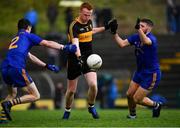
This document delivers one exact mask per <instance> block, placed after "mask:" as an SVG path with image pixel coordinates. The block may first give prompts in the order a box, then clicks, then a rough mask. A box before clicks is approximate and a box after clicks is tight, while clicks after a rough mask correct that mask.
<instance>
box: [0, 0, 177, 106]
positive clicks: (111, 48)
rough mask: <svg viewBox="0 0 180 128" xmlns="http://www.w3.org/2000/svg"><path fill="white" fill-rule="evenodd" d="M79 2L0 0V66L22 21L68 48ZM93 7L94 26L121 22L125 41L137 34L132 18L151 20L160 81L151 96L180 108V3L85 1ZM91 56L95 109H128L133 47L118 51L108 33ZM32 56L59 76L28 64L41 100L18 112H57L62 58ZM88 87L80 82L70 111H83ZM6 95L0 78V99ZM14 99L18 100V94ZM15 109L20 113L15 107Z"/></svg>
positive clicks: (98, 38) (39, 52)
mask: <svg viewBox="0 0 180 128" xmlns="http://www.w3.org/2000/svg"><path fill="white" fill-rule="evenodd" d="M82 2H84V1H83V0H82V1H79V0H71V1H69V0H1V1H0V19H1V20H0V62H1V61H2V59H3V58H4V57H5V55H6V52H7V48H8V45H9V42H10V41H11V39H12V37H13V35H14V34H16V32H17V21H18V20H19V19H20V18H22V17H26V18H29V19H30V21H31V23H32V24H33V33H36V34H38V35H39V36H41V37H43V38H44V39H48V40H54V41H58V42H60V43H62V44H66V43H67V34H66V33H67V26H68V25H69V24H70V22H71V21H72V20H73V19H74V18H75V17H76V16H77V15H78V7H79V5H80V4H81V3H82ZM89 2H90V3H92V4H93V6H94V14H93V23H94V26H97V27H98V26H103V25H104V23H106V22H108V21H109V20H110V19H111V18H114V17H115V18H116V19H117V20H118V23H119V28H118V33H119V34H120V35H121V36H122V37H123V38H125V37H127V36H128V35H130V34H132V33H134V32H135V30H134V24H135V22H136V18H137V17H140V18H150V19H152V20H153V21H154V23H155V27H154V29H153V33H154V34H155V35H156V36H157V38H158V42H159V51H158V53H159V59H160V64H161V69H162V80H161V82H160V85H159V87H158V88H157V89H156V90H155V91H154V92H153V93H152V94H151V95H150V97H151V98H152V99H154V100H158V101H163V102H165V103H166V104H165V106H166V107H167V108H179V107H180V35H179V32H180V2H179V0H138V1H137V0H99V1H98V2H97V0H89ZM93 38H94V41H93V45H94V53H96V54H99V55H100V56H101V57H102V60H103V65H102V67H101V69H100V70H98V72H97V73H98V88H99V92H98V96H97V104H96V105H97V106H98V107H99V108H127V100H126V90H127V89H128V86H129V82H130V79H131V77H132V74H133V72H134V70H135V69H136V63H135V57H134V48H133V47H127V48H124V49H120V48H118V46H117V44H116V43H115V42H114V40H113V38H112V35H111V34H110V32H104V33H101V34H97V35H94V37H93ZM31 52H32V53H33V54H35V55H36V56H37V57H39V58H41V59H42V60H44V61H45V62H47V63H51V64H56V65H59V66H60V67H62V71H61V72H60V73H58V74H55V73H52V72H49V71H47V70H45V69H42V68H40V67H37V66H36V65H34V64H32V63H31V62H28V63H27V70H28V72H29V74H30V75H31V76H32V78H33V80H34V81H35V83H36V85H37V88H38V89H39V91H40V93H41V100H40V101H38V102H36V103H32V104H26V105H24V106H23V107H22V108H19V109H27V108H28V109H35V108H43V109H44V108H45V109H54V108H56V109H61V108H63V107H64V94H65V90H66V54H65V53H63V52H59V51H56V50H52V49H48V48H44V47H38V46H37V47H34V48H32V50H31ZM87 88H88V87H87V85H86V82H85V81H84V78H83V77H80V81H79V84H78V91H77V93H76V96H75V97H76V100H75V102H74V107H76V108H86V107H87V103H86V98H87ZM6 94H7V91H6V86H5V85H4V83H3V81H2V78H1V76H0V99H1V100H2V99H3V98H4V97H5V96H6ZM18 95H21V93H19V94H18ZM17 109H18V108H17Z"/></svg>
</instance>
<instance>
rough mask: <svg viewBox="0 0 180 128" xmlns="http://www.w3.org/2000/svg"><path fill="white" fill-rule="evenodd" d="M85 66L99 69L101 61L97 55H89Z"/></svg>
mask: <svg viewBox="0 0 180 128" xmlns="http://www.w3.org/2000/svg"><path fill="white" fill-rule="evenodd" d="M87 64H88V66H89V68H91V69H99V68H100V67H101V65H102V59H101V57H100V56H99V55H97V54H91V55H90V56H88V58H87Z"/></svg>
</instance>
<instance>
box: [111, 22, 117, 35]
mask: <svg viewBox="0 0 180 128" xmlns="http://www.w3.org/2000/svg"><path fill="white" fill-rule="evenodd" d="M117 28H118V23H117V20H116V19H115V20H114V22H113V23H112V25H111V33H112V34H113V35H114V34H116V31H117Z"/></svg>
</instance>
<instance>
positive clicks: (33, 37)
mask: <svg viewBox="0 0 180 128" xmlns="http://www.w3.org/2000/svg"><path fill="white" fill-rule="evenodd" d="M28 37H29V40H30V41H31V42H32V43H33V44H34V45H39V43H40V42H41V41H42V40H43V39H42V38H41V37H39V36H37V35H35V34H32V33H31V34H29V36H28Z"/></svg>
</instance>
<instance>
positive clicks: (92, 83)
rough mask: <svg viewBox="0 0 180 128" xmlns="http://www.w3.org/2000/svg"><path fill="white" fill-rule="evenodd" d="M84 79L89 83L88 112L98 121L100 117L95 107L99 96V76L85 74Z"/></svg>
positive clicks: (94, 73) (93, 73)
mask: <svg viewBox="0 0 180 128" xmlns="http://www.w3.org/2000/svg"><path fill="white" fill-rule="evenodd" d="M84 77H85V79H86V81H87V84H88V86H89V90H88V104H89V107H88V110H89V112H90V113H91V114H92V116H93V118H94V119H98V118H99V115H98V113H97V111H96V109H95V107H94V104H95V100H96V96H97V91H98V88H97V74H96V72H88V73H86V74H84Z"/></svg>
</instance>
